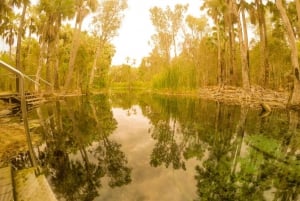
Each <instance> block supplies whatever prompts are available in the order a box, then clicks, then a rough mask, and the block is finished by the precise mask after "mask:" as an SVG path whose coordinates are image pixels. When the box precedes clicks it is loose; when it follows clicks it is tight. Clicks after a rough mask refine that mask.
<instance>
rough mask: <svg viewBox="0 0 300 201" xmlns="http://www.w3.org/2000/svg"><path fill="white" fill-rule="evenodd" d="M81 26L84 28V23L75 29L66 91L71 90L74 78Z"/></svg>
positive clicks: (80, 23)
mask: <svg viewBox="0 0 300 201" xmlns="http://www.w3.org/2000/svg"><path fill="white" fill-rule="evenodd" d="M81 26H82V21H80V22H79V24H78V28H76V27H75V31H74V37H73V42H72V49H71V55H70V60H69V71H68V75H67V78H66V82H65V86H64V90H65V91H67V90H69V88H70V84H71V80H72V77H73V72H74V68H75V61H76V56H77V53H78V49H79V46H80V32H81Z"/></svg>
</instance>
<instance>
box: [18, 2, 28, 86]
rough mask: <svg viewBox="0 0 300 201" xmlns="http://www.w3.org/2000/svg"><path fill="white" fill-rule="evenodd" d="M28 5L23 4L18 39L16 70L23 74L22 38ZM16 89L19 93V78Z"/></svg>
mask: <svg viewBox="0 0 300 201" xmlns="http://www.w3.org/2000/svg"><path fill="white" fill-rule="evenodd" d="M26 9H27V5H26V4H25V3H24V4H23V10H22V15H21V20H20V24H19V28H18V39H17V48H16V68H17V69H18V70H20V71H21V72H24V69H23V68H22V65H21V43H22V36H23V33H24V23H25V14H26ZM16 89H17V92H19V78H18V77H17V78H16Z"/></svg>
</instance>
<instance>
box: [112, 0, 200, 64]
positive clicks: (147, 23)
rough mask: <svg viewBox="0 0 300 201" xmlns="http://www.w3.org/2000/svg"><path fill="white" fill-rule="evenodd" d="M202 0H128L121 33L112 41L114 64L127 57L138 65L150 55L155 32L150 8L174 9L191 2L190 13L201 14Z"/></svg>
mask: <svg viewBox="0 0 300 201" xmlns="http://www.w3.org/2000/svg"><path fill="white" fill-rule="evenodd" d="M201 2H202V1H201V0H128V8H127V10H126V11H125V13H124V14H125V17H124V19H123V22H122V25H121V28H120V29H119V35H118V36H117V37H115V39H114V40H113V41H112V42H113V44H114V45H115V47H116V54H115V56H114V57H113V60H112V65H120V64H123V63H126V57H129V58H130V61H129V64H131V65H132V62H133V60H135V61H136V62H135V63H136V64H135V65H136V66H138V65H139V64H140V62H141V59H142V58H143V57H145V56H148V55H149V53H150V52H151V49H152V47H151V46H149V45H148V42H149V41H150V39H151V35H153V34H154V33H155V31H154V27H153V25H152V23H151V20H150V12H149V9H150V8H151V7H154V6H158V7H161V8H166V6H168V5H169V6H170V7H171V9H173V7H174V5H176V4H189V9H188V12H187V13H188V14H192V15H194V16H197V17H198V16H200V5H201Z"/></svg>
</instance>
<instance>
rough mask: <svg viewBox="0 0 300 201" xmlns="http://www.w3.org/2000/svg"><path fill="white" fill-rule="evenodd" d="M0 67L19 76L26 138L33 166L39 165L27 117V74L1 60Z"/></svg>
mask: <svg viewBox="0 0 300 201" xmlns="http://www.w3.org/2000/svg"><path fill="white" fill-rule="evenodd" d="M0 67H1V68H4V69H6V70H7V71H9V72H11V73H13V74H15V75H16V76H17V77H18V78H19V92H18V93H19V95H20V99H21V111H22V118H23V123H24V129H25V134H26V139H27V145H28V149H29V154H30V158H31V163H32V166H33V167H37V161H36V157H35V154H34V150H33V146H32V141H31V136H30V131H29V125H28V118H27V117H28V114H27V106H26V101H25V91H24V82H25V77H26V75H25V74H23V73H22V72H20V71H19V70H17V69H16V68H14V67H12V66H10V65H9V64H7V63H5V62H3V61H1V60H0Z"/></svg>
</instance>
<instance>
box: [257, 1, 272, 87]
mask: <svg viewBox="0 0 300 201" xmlns="http://www.w3.org/2000/svg"><path fill="white" fill-rule="evenodd" d="M255 4H256V7H257V19H258V26H259V36H260V66H261V69H264V76H263V80H264V81H263V82H264V86H265V87H269V82H270V81H269V80H270V64H269V48H268V42H267V26H266V20H265V11H264V7H263V3H262V0H256V1H255Z"/></svg>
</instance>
